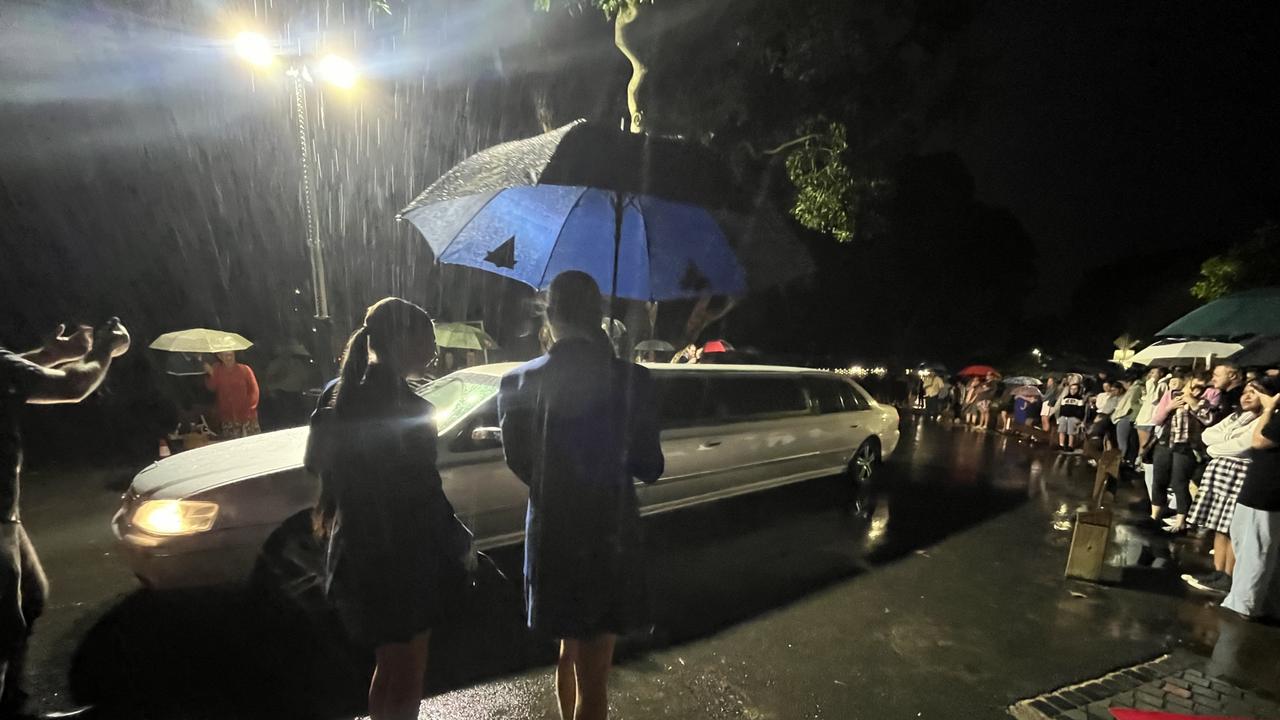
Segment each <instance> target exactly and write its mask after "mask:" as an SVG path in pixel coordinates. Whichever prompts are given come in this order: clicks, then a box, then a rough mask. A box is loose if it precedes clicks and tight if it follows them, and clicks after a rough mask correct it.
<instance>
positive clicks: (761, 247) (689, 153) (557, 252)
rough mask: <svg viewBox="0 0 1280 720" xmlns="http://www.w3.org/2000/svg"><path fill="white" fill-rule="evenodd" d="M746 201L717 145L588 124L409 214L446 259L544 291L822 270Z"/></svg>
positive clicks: (471, 176) (735, 289)
mask: <svg viewBox="0 0 1280 720" xmlns="http://www.w3.org/2000/svg"><path fill="white" fill-rule="evenodd" d="M744 197H745V195H744V194H743V193H739V192H736V191H735V189H734V188H733V186H732V183H731V182H729V180H728V174H727V172H722V168H720V164H719V163H718V162H716V161H715V159H714V158H713V157H712V156H710V155H709V153H708V152H707V151H706V149H705V148H700V147H698V146H694V145H690V144H688V143H685V142H681V141H676V140H670V139H662V138H649V137H646V136H641V135H634V134H631V133H625V132H621V131H618V130H612V129H608V128H604V127H602V126H600V125H597V124H594V123H588V122H586V121H581V120H580V121H577V122H575V123H571V124H569V125H566V126H565V127H562V128H559V129H557V130H553V131H551V132H549V133H544V134H543V135H539V136H536V137H533V138H526V139H524V140H517V141H514V142H509V143H504V144H502V145H498V146H495V147H492V148H489V149H487V150H483V151H481V152H479V153H477V154H476V155H473V156H472V157H470V158H467V159H466V160H464V161H463V162H462V163H459V164H458V165H457V166H455V167H454V168H452V169H451V170H450V171H449V172H447V173H445V175H444V176H442V177H441V178H440V179H439V180H437V181H436V182H435V183H433V184H432V185H431V186H430V187H428V188H427V189H426V190H425V191H423V192H422V194H420V195H419V196H418V197H417V198H416V199H415V200H414V201H413V202H412V203H411V204H410V205H409V206H408V207H406V208H405V209H404V210H402V211H401V212H400V215H399V217H400V218H402V219H405V220H408V221H409V222H411V223H413V225H414V226H415V227H417V228H418V230H419V231H420V232H421V233H422V235H423V237H425V238H426V240H427V242H428V243H429V244H430V246H431V249H432V251H433V252H434V253H435V255H436V258H437V259H438V260H439V261H440V262H445V263H451V264H456V265H466V266H469V267H475V268H479V269H482V270H486V271H488V272H492V273H495V274H498V275H502V276H504V277H508V278H511V279H513V280H518V281H520V282H523V283H525V284H527V285H529V286H531V287H533V288H535V289H545V288H546V287H547V286H549V285H550V283H551V281H552V280H553V279H555V277H556V275H558V274H559V273H561V272H563V271H565V270H582V271H584V272H587V273H589V274H590V275H591V276H592V277H594V278H595V280H596V282H597V283H599V285H600V287H601V288H607V289H611V291H612V293H611V294H612V295H613V296H614V297H622V298H630V299H634V300H645V301H656V300H673V299H679V298H696V297H701V296H704V295H731V296H739V295H743V294H745V293H746V292H747V290H748V273H747V271H746V270H745V269H744V262H743V260H748V261H753V267H752V273H751V275H752V280H753V282H752V285H757V286H758V285H762V284H765V283H770V284H771V283H776V282H781V281H784V280H787V279H791V278H792V277H796V276H798V275H801V274H805V273H807V272H808V271H810V270H811V269H812V267H811V262H810V261H809V259H808V257H807V254H806V253H804V251H803V250H802V249H801V248H800V246H799V243H798V242H796V241H795V239H794V237H793V236H792V235H791V233H790V230H789V229H788V228H786V227H785V225H784V224H783V223H781V222H780V221H778V220H777V219H776V218H774V217H772V216H771V214H770V213H769V212H768V211H767V209H756V210H753V211H751V212H749V213H735V211H736V210H741V209H742V208H740V207H734V205H735V203H738V202H741V201H742V200H743V199H744ZM731 235H732V236H733V237H732V238H731V237H730V236H731ZM757 268H758V269H759V270H758V271H757Z"/></svg>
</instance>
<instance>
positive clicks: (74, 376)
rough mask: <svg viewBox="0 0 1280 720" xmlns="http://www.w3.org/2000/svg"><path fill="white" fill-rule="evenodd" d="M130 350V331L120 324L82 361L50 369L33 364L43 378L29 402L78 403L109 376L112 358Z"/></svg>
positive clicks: (33, 390)
mask: <svg viewBox="0 0 1280 720" xmlns="http://www.w3.org/2000/svg"><path fill="white" fill-rule="evenodd" d="M128 350H129V331H127V330H125V328H124V326H123V325H117V326H116V327H115V328H114V329H113V330H111V331H110V333H109V334H107V335H106V336H105V337H102V338H99V339H97V340H96V341H95V342H94V347H93V349H92V350H90V351H89V354H88V355H85V356H84V357H83V358H81V359H80V360H75V361H72V362H70V363H67V364H65V365H61V366H59V367H57V368H47V367H41V366H39V365H36V364H35V363H31V362H30V361H29V360H25V362H28V363H30V364H31V366H32V367H34V368H39V372H38V375H39V377H37V378H35V379H34V382H33V383H32V386H31V389H30V393H29V394H28V395H27V402H28V403H31V404H38V405H53V404H58V403H77V402H80V401H81V400H84V399H85V398H87V397H89V396H90V395H92V394H93V391H94V390H97V389H98V386H99V385H101V384H102V380H103V378H105V377H106V376H107V369H108V368H109V367H111V360H112V359H113V358H117V357H120V356H121V355H123V354H125V353H126V352H128Z"/></svg>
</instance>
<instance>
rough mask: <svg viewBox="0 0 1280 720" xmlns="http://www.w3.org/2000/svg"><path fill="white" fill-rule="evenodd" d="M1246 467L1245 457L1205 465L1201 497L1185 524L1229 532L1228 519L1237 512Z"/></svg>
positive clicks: (1230, 458)
mask: <svg viewBox="0 0 1280 720" xmlns="http://www.w3.org/2000/svg"><path fill="white" fill-rule="evenodd" d="M1248 468H1249V461H1248V460H1247V459H1245V458H1236V457H1221V458H1214V459H1212V460H1210V461H1209V464H1208V465H1207V466H1205V469H1204V476H1203V477H1202V478H1201V480H1200V494H1199V496H1198V497H1196V502H1195V504H1194V505H1192V506H1191V514H1190V515H1188V516H1187V522H1189V523H1191V524H1192V525H1196V526H1198V527H1202V528H1209V529H1210V530H1216V531H1218V532H1220V533H1222V534H1224V535H1229V534H1230V533H1231V518H1232V516H1233V515H1234V514H1235V511H1236V498H1237V497H1239V495H1240V488H1241V486H1243V485H1244V476H1245V473H1246V471H1247V470H1248Z"/></svg>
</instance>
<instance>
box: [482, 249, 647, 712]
mask: <svg viewBox="0 0 1280 720" xmlns="http://www.w3.org/2000/svg"><path fill="white" fill-rule="evenodd" d="M547 320H548V322H549V324H550V328H551V336H552V338H553V340H554V345H553V346H552V347H551V350H550V352H548V353H547V354H546V355H543V356H542V357H540V358H537V359H536V360H533V361H531V362H529V363H526V364H525V365H522V366H521V367H519V368H516V369H515V370H513V371H511V372H510V373H508V374H507V375H506V376H505V377H504V378H503V379H502V388H501V391H500V392H499V395H498V412H499V415H500V417H501V424H502V436H503V445H504V447H505V450H506V457H507V465H508V466H510V467H511V469H512V471H514V472H515V474H516V475H517V476H518V477H519V478H520V479H521V480H522V481H524V482H525V483H526V484H527V485H528V486H529V510H528V515H527V518H526V528H525V530H526V537H525V607H526V610H527V621H528V624H529V627H531V628H533V629H535V630H538V631H541V632H545V633H547V634H548V635H550V636H552V637H555V638H559V639H560V640H561V647H560V662H559V665H558V667H557V669H556V690H557V693H558V695H559V699H560V712H561V715H562V717H564V718H565V720H570V719H575V718H576V719H577V720H598V719H603V718H604V717H605V716H606V713H607V711H608V693H607V687H608V676H609V669H610V666H611V665H612V662H613V646H614V642H615V640H616V639H617V636H618V634H620V633H624V632H627V631H628V630H630V629H633V628H636V627H640V626H642V625H643V624H644V623H645V622H646V620H647V617H646V616H647V610H648V608H647V603H646V599H647V598H646V589H645V582H644V569H645V568H644V563H643V559H642V557H641V553H642V544H641V538H640V515H639V511H638V505H637V500H636V492H635V481H636V480H640V481H643V482H646V483H650V482H654V481H655V480H657V479H658V477H659V476H660V475H661V474H662V470H663V457H662V447H661V445H660V443H659V438H658V415H657V406H656V402H655V399H654V392H653V380H652V379H651V378H650V376H649V372H648V371H647V370H645V369H644V368H642V367H640V366H639V365H635V364H632V363H629V362H624V361H622V360H619V359H617V358H616V357H614V355H613V348H612V345H611V344H610V342H609V338H608V337H607V336H606V335H605V334H604V331H603V330H602V329H601V321H602V320H603V312H602V301H601V296H600V289H599V287H598V286H597V285H596V283H595V281H594V280H593V279H592V278H591V276H589V275H587V274H586V273H582V272H578V271H568V272H565V273H562V274H560V275H559V276H557V277H556V279H555V280H554V281H552V283H551V288H550V302H549V305H548V308H547Z"/></svg>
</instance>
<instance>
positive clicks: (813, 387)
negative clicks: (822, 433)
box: [804, 377, 847, 415]
mask: <svg viewBox="0 0 1280 720" xmlns="http://www.w3.org/2000/svg"><path fill="white" fill-rule="evenodd" d="M804 384H805V387H806V388H808V390H809V398H810V399H811V400H812V401H813V404H814V405H815V406H816V407H817V410H818V413H819V414H821V415H826V414H828V413H838V412H844V411H845V410H846V409H847V408H846V407H845V403H844V399H843V398H842V397H841V394H840V389H841V387H842V386H844V387H847V386H845V384H844V383H842V382H840V381H839V380H836V379H834V378H823V377H807V378H805V379H804Z"/></svg>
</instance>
